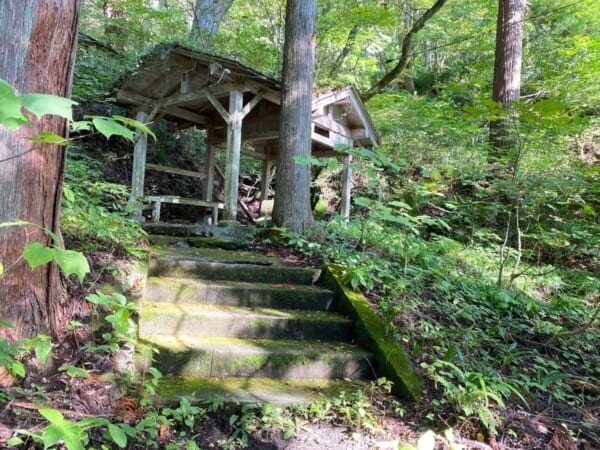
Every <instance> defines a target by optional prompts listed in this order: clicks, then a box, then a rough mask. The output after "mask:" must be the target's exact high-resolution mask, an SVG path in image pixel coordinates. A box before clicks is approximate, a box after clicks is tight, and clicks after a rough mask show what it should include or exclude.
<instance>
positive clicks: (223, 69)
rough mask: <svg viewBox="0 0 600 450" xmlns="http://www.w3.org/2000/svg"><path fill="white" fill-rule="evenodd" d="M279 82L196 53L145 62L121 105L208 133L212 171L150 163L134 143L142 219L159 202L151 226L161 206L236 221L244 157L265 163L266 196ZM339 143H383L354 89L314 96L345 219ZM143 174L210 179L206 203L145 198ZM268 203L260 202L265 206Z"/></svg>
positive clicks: (177, 52)
mask: <svg viewBox="0 0 600 450" xmlns="http://www.w3.org/2000/svg"><path fill="white" fill-rule="evenodd" d="M280 88H281V86H280V83H279V82H278V81H276V80H274V79H271V78H268V77H266V76H264V75H262V74H260V73H258V72H256V71H254V70H252V69H249V68H248V67H245V66H243V65H241V64H239V63H237V62H236V61H233V60H230V59H226V58H221V57H217V56H214V55H209V54H205V53H200V52H196V51H191V50H189V49H186V48H183V47H177V46H176V47H171V48H161V49H158V50H157V51H155V52H153V53H152V54H150V55H149V56H147V57H145V58H144V59H143V60H142V62H141V63H140V65H139V68H138V69H137V70H136V71H135V72H133V73H131V74H129V75H128V76H127V77H126V78H125V80H124V82H123V83H122V84H121V86H120V87H119V89H118V92H117V101H118V103H119V104H121V105H124V106H128V107H130V108H132V109H134V110H135V112H136V118H137V120H139V121H141V122H146V123H147V122H154V121H157V120H159V119H160V118H163V117H166V118H169V119H170V120H173V121H176V122H177V123H178V124H179V126H180V127H182V128H183V127H189V126H195V127H197V128H198V129H201V130H206V133H207V140H208V142H207V148H208V150H207V153H208V154H207V158H206V161H207V164H206V167H205V172H204V173H202V174H201V173H198V172H191V171H188V170H185V169H180V168H171V167H162V166H156V165H151V164H146V146H147V138H146V137H145V136H143V135H140V136H139V137H138V139H137V142H136V144H135V150H134V167H133V174H132V189H131V190H132V192H131V198H132V203H133V204H134V205H135V206H136V208H137V210H138V212H139V214H140V215H141V213H142V211H141V210H142V205H143V204H144V203H148V202H151V203H154V213H153V219H155V220H158V219H159V218H160V205H161V203H182V204H188V205H196V206H204V207H208V208H212V210H213V214H212V215H213V223H216V220H217V214H218V209H221V208H222V209H223V218H224V219H227V220H236V215H237V203H238V182H239V161H240V154H246V155H249V156H251V157H253V158H256V159H259V160H261V161H263V177H262V189H261V192H262V195H263V196H265V194H266V192H267V187H268V183H269V182H270V179H269V178H270V173H271V170H270V167H271V163H272V162H273V161H276V159H277V145H278V138H279V112H280ZM338 144H343V145H347V146H349V147H373V146H377V145H378V144H379V136H378V135H377V132H376V131H375V128H374V126H373V123H372V122H371V119H370V117H369V114H368V113H367V111H366V109H365V106H364V104H363V103H362V101H361V99H360V97H359V95H358V92H357V91H356V89H354V87H347V88H343V89H338V90H334V91H330V92H326V93H323V94H320V95H317V96H315V99H314V101H313V130H312V155H313V156H314V157H317V158H323V157H330V156H344V157H345V158H346V178H345V180H346V182H345V184H344V186H345V187H344V192H343V194H342V197H343V205H342V214H345V215H348V214H349V211H350V157H349V155H347V154H345V153H343V152H339V151H336V150H335V149H334V147H335V146H336V145H338ZM219 148H224V149H225V151H226V152H227V153H226V167H225V173H224V174H222V175H223V177H224V182H225V195H224V201H223V203H222V204H221V203H219V202H214V201H213V193H212V186H213V180H214V177H215V171H219V168H218V167H216V165H215V152H216V151H217V149H219ZM146 170H161V171H164V172H169V173H177V174H180V175H184V176H196V177H203V178H205V179H206V180H205V183H204V184H203V185H204V192H203V198H202V199H186V198H181V197H174V196H144V192H143V191H144V175H145V171H146ZM264 199H265V198H263V199H262V200H264Z"/></svg>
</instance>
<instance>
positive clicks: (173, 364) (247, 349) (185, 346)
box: [149, 336, 372, 380]
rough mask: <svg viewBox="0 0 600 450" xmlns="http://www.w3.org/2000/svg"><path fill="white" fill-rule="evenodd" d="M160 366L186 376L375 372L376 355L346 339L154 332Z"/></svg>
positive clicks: (323, 376)
mask: <svg viewBox="0 0 600 450" xmlns="http://www.w3.org/2000/svg"><path fill="white" fill-rule="evenodd" d="M149 341H150V342H151V343H152V344H153V346H154V347H155V348H157V349H158V350H159V353H158V355H156V356H155V362H154V367H156V368H158V370H160V371H161V372H162V373H163V374H165V375H181V376H186V377H219V378H221V377H259V378H293V379H307V378H311V379H312V378H319V379H350V380H358V379H364V378H369V377H370V376H371V374H372V366H371V363H370V358H371V355H370V354H368V353H367V352H365V351H364V350H362V349H361V348H359V347H357V346H354V345H351V344H347V343H344V342H320V341H297V340H267V339H257V340H250V339H229V338H191V337H180V338H176V337H173V336H153V337H152V338H151V339H149Z"/></svg>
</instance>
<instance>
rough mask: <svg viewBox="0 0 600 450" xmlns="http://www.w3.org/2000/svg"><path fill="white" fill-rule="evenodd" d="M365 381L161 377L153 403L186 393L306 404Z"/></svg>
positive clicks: (199, 399)
mask: <svg viewBox="0 0 600 450" xmlns="http://www.w3.org/2000/svg"><path fill="white" fill-rule="evenodd" d="M365 385H366V383H365V382H360V381H354V382H351V381H345V380H293V379H285V380H278V379H270V378H188V377H164V378H162V379H161V381H160V384H159V386H158V389H157V396H156V397H155V399H154V402H153V403H154V404H156V405H163V406H167V405H170V406H172V405H177V404H178V403H179V401H180V399H181V398H182V397H186V398H187V399H188V400H189V401H190V402H191V403H192V404H202V403H205V402H208V401H211V400H214V399H215V398H222V399H223V400H224V401H226V402H227V401H235V402H239V403H270V404H272V405H277V406H290V405H295V404H300V405H305V406H306V405H308V404H310V403H314V402H316V401H322V400H323V399H325V398H335V397H338V396H339V395H340V394H341V393H342V392H345V393H346V394H348V395H349V394H353V393H355V392H356V391H359V390H363V389H364V388H365Z"/></svg>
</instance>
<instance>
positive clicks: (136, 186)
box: [129, 111, 148, 218]
mask: <svg viewBox="0 0 600 450" xmlns="http://www.w3.org/2000/svg"><path fill="white" fill-rule="evenodd" d="M135 119H136V120H137V121H138V122H142V123H144V122H145V121H146V119H147V115H146V113H145V112H143V111H140V112H138V113H137V115H136V116H135ZM147 148H148V135H147V134H145V133H142V132H141V131H139V130H138V132H137V135H136V140H135V147H134V149H133V171H132V174H131V196H130V197H129V207H130V208H131V209H132V211H133V214H134V215H135V216H136V217H139V218H141V217H142V206H143V202H144V176H145V173H146V150H147Z"/></svg>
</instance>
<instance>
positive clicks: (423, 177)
mask: <svg viewBox="0 0 600 450" xmlns="http://www.w3.org/2000/svg"><path fill="white" fill-rule="evenodd" d="M204 3H207V4H211V3H212V4H213V6H214V5H217V6H219V7H220V8H221V11H225V12H224V13H223V14H222V17H221V16H219V17H214V19H215V21H216V25H217V26H216V27H213V28H212V29H211V31H210V32H207V31H206V30H203V29H201V28H199V25H198V23H199V22H198V18H197V17H198V10H199V5H201V4H204ZM317 3H318V34H317V39H316V60H315V90H317V91H318V90H328V89H333V88H336V87H342V86H347V85H349V84H353V85H355V86H356V87H357V89H358V90H359V92H361V93H362V94H363V95H364V98H365V100H368V101H367V103H366V104H367V108H368V110H369V112H370V114H371V116H372V118H373V120H374V122H375V126H376V128H377V130H378V131H379V133H380V134H381V137H382V145H381V146H380V147H378V148H376V149H355V150H353V151H352V153H353V156H354V160H353V161H354V162H353V166H354V179H353V183H354V200H353V206H352V214H351V217H350V218H349V219H347V220H346V219H344V218H341V217H340V216H339V214H338V213H337V211H338V208H339V201H340V199H339V198H338V197H337V194H336V192H339V188H338V186H339V185H340V184H341V177H342V168H341V167H338V165H337V163H336V162H335V160H331V161H321V162H318V161H312V163H313V167H312V173H313V175H314V177H313V185H312V192H313V196H314V200H315V201H314V203H315V208H314V214H315V218H316V219H317V222H316V226H315V228H314V229H312V230H310V231H309V232H307V233H304V234H296V233H292V232H289V231H286V230H281V232H280V234H279V237H278V238H273V237H270V238H269V239H268V240H267V241H268V242H266V244H268V245H278V246H285V247H286V248H287V249H288V251H292V252H294V253H295V254H297V255H299V256H300V257H302V258H305V259H306V261H309V262H317V263H321V262H323V261H327V262H336V263H340V264H343V265H344V266H346V267H348V269H347V271H346V272H345V276H344V279H345V281H346V282H347V283H348V284H349V285H350V286H352V287H354V288H357V289H361V290H362V291H363V292H364V293H365V294H366V296H367V297H368V298H369V300H370V301H371V303H372V305H373V307H374V308H375V309H376V310H377V312H378V313H379V314H380V316H381V317H382V318H383V320H384V323H385V327H386V331H387V332H388V333H389V334H390V335H393V336H394V337H396V338H397V340H398V341H399V342H401V343H402V345H403V346H404V347H405V348H406V349H407V350H408V351H409V352H410V354H411V356H412V358H413V360H414V362H415V366H416V367H417V368H418V370H419V371H420V372H421V373H422V374H423V375H424V376H425V378H426V388H425V394H424V398H423V400H422V401H421V402H420V403H419V406H418V407H417V410H418V413H416V412H415V415H416V416H418V417H419V418H420V422H419V424H418V427H417V428H419V429H418V432H422V431H424V430H425V429H426V428H432V429H435V430H438V431H439V430H442V429H444V428H447V427H450V428H453V429H456V430H457V433H458V434H461V435H462V436H466V437H469V438H470V439H472V440H473V441H474V442H475V444H473V445H474V447H473V448H475V447H476V446H477V443H479V444H480V445H482V446H483V445H486V446H490V447H492V448H542V447H545V446H549V447H550V448H565V449H567V448H568V449H571V448H586V449H588V448H589V449H591V448H598V447H599V446H600V420H599V419H598V418H599V417H600V403H599V401H598V398H599V395H600V386H599V385H598V380H599V379H600V352H599V345H600V327H599V322H600V320H598V314H599V312H600V297H599V294H598V293H599V292H600V3H598V2H597V1H596V0H579V1H573V2H565V1H563V0H531V1H529V2H527V5H526V8H525V15H524V20H523V39H522V45H523V50H522V70H521V80H520V97H519V100H518V101H515V102H514V103H513V104H511V106H510V108H505V107H503V105H500V104H498V103H497V102H493V101H492V91H493V79H494V60H495V57H496V56H497V55H496V27H497V20H498V8H497V5H496V4H495V2H490V1H488V0H472V1H469V2H458V1H453V0H448V1H438V2H433V1H432V0H390V1H387V0H386V1H382V0H365V1H355V0H322V1H319V2H317ZM434 3H435V4H436V5H438V6H439V9H438V10H436V11H435V13H433V14H431V15H430V16H429V17H427V20H426V21H425V22H424V23H422V24H421V25H422V26H420V27H416V28H415V24H416V23H419V20H420V19H421V18H422V17H424V14H426V13H427V12H428V11H431V8H432V5H434ZM285 6H286V5H285V1H283V0H269V1H267V0H233V1H214V2H200V1H199V2H195V1H193V0H160V1H159V0H84V1H83V3H82V12H81V26H80V39H79V44H78V53H77V61H76V66H75V80H74V86H73V98H74V99H75V100H76V101H77V102H78V103H79V107H78V108H79V109H80V111H79V112H80V114H81V115H85V114H98V115H103V116H105V115H106V116H108V115H111V114H119V113H124V111H122V110H120V109H119V108H118V107H116V106H115V105H114V98H113V96H114V93H115V91H114V89H115V87H116V86H117V85H118V83H119V81H120V80H122V78H123V77H124V76H125V74H126V73H128V72H130V71H132V70H133V71H134V70H135V69H136V64H137V63H138V61H139V59H140V57H142V56H143V55H144V54H146V53H148V52H150V51H156V50H155V48H156V46H159V45H163V44H165V43H177V44H179V45H183V46H186V47H189V48H192V49H197V50H200V51H209V52H213V53H215V54H217V55H219V56H225V57H229V58H232V59H236V60H238V61H239V62H241V63H242V64H244V65H247V66H249V67H251V68H253V69H255V70H257V71H259V72H262V73H264V74H266V75H268V76H271V77H274V78H280V76H281V69H282V62H283V56H282V55H283V45H284V42H283V41H284V23H285V17H284V14H285ZM213 25H214V24H213ZM417 28H418V29H417ZM159 48H160V47H159ZM158 51H160V50H158ZM407 55H408V56H409V57H408V59H407V58H406V57H407ZM404 63H405V64H404ZM399 65H401V66H402V67H401V70H399V71H398V70H397V68H398V66H399ZM382 80H385V83H383V82H382ZM498 120H503V121H505V123H507V124H508V125H507V129H506V131H507V138H506V139H505V141H504V145H502V146H501V149H500V150H499V149H498V148H497V147H495V146H494V145H492V144H490V123H494V122H495V121H498ZM153 131H154V132H155V133H156V135H157V141H156V143H154V144H152V146H151V148H150V149H149V158H151V159H152V160H153V161H155V162H157V163H161V164H165V165H179V166H182V167H187V168H190V170H194V169H198V170H199V169H200V168H202V167H203V155H202V151H201V150H202V149H203V145H204V144H203V139H204V136H203V135H202V134H201V133H199V132H195V131H194V130H178V129H176V128H174V127H173V126H170V125H169V124H168V123H159V124H157V125H156V126H154V127H153ZM131 159H132V152H131V143H129V142H126V141H125V140H120V139H118V138H111V139H110V140H108V141H107V140H105V139H93V138H92V139H88V140H74V141H73V142H72V143H71V145H70V147H69V160H68V164H67V169H66V182H65V196H64V200H63V215H62V231H63V234H64V236H65V239H66V241H67V244H68V245H70V246H71V247H75V248H79V249H80V250H82V251H84V252H87V253H89V254H93V255H98V252H100V254H102V255H104V256H95V257H94V258H97V260H96V261H95V262H96V263H97V264H100V265H101V266H102V267H103V268H102V271H101V272H100V274H99V275H98V278H96V279H95V280H94V281H93V282H92V283H91V285H90V286H82V287H81V288H78V289H81V290H82V291H89V292H92V287H93V286H95V284H96V282H97V281H98V279H100V278H101V277H103V276H105V275H106V272H111V274H112V275H115V276H117V275H119V273H120V272H122V267H120V266H119V264H121V262H119V261H121V260H120V259H119V260H117V258H121V257H123V256H124V255H133V254H136V252H139V246H140V240H143V238H144V234H143V231H142V230H141V229H140V227H139V225H137V224H136V223H134V222H132V221H129V220H128V219H126V215H127V210H126V208H127V197H128V185H129V178H128V177H129V176H130V173H131ZM242 170H243V171H244V172H245V175H244V176H247V177H249V178H252V177H258V176H260V169H259V168H258V167H256V166H254V165H253V164H252V163H251V162H250V161H245V162H244V163H243V167H242ZM275 176H276V175H275ZM159 188H160V191H161V192H164V191H165V190H170V189H172V190H178V191H179V192H177V193H181V191H185V192H187V193H188V194H189V195H195V193H197V192H199V191H198V189H199V188H198V186H195V185H191V184H181V183H180V182H177V181H175V180H174V179H171V178H169V177H162V178H161V179H153V178H150V179H149V181H148V189H150V190H152V189H156V190H159ZM180 213H182V211H178V210H176V209H174V210H173V217H177V215H178V214H180ZM186 219H188V218H187V217H186ZM254 231H255V233H256V236H262V234H261V230H260V229H254ZM257 239H261V238H259V237H257ZM266 244H265V242H263V243H262V245H266ZM107 255H108V256H107ZM128 257H129V256H128ZM131 257H132V256H131ZM107 261H108V262H107ZM103 264H104V265H103ZM80 294H81V292H80ZM105 351H106V352H107V353H110V351H111V349H110V348H108V349H105ZM368 406H369V407H371V406H373V405H371V404H369V405H368ZM350 407H351V408H356V411H355V412H356V414H357V415H355V416H352V415H348V417H353V418H354V419H352V420H351V421H350V422H351V424H352V426H358V427H359V428H360V426H361V425H360V424H361V423H363V424H364V423H367V424H370V423H371V422H369V420H358V419H357V417H359V416H360V414H359V413H358V412H357V411H358V410H359V408H360V407H362V406H360V405H359V406H357V403H354V404H352V405H351V406H350ZM338 412H339V411H338ZM346 412H347V411H346ZM396 412H398V411H396ZM175 422H177V421H176V420H175V419H173V423H175ZM183 423H184V421H183V420H182V421H181V423H180V425H183ZM540 424H541V425H540ZM540 427H542V428H543V427H545V429H546V431H543V430H542V428H540ZM192 428H193V427H192ZM140 430H142V431H138V437H139V436H143V435H144V433H148V429H143V428H141V429H140ZM540 430H541V431H540ZM549 430H550V431H549ZM557 430H558V431H557ZM113 431H114V430H113ZM190 433H191V431H190ZM184 435H185V433H182V436H184ZM187 437H189V436H187ZM439 437H440V436H439V435H438V438H439ZM449 441H450V439H449V438H448V435H446V445H451V444H452V442H449ZM181 442H183V441H181ZM234 442H235V444H236V445H240V446H243V444H244V442H241V441H235V440H234ZM439 442H440V440H439V439H438V443H439ZM245 444H247V440H246V441H245ZM400 445H402V444H400ZM190 448H192V447H190ZM399 448H412V447H399ZM423 448H426V447H423ZM482 448H484V447H482ZM485 448H487V447H485Z"/></svg>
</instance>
